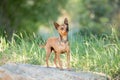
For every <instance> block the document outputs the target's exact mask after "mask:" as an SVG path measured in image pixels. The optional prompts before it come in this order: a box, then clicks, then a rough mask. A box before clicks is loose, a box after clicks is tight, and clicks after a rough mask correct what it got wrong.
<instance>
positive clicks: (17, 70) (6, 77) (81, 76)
mask: <svg viewBox="0 0 120 80" xmlns="http://www.w3.org/2000/svg"><path fill="white" fill-rule="evenodd" d="M0 80H110V78H108V77H107V76H106V75H104V74H98V73H93V72H75V71H67V70H59V69H57V68H46V67H42V66H39V65H31V64H15V63H10V64H5V65H3V66H1V67H0Z"/></svg>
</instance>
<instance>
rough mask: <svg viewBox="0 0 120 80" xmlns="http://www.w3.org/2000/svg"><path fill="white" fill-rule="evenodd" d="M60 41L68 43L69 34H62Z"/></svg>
mask: <svg viewBox="0 0 120 80" xmlns="http://www.w3.org/2000/svg"><path fill="white" fill-rule="evenodd" d="M59 40H60V42H63V43H66V42H68V35H65V36H61V35H60V37H59Z"/></svg>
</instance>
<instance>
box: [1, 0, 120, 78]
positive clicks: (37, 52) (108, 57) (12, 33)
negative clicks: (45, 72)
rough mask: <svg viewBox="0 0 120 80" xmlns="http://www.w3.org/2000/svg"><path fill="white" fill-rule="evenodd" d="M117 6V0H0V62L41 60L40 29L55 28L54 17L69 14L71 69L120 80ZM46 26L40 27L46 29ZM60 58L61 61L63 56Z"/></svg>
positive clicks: (118, 11)
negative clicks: (103, 74) (101, 74)
mask: <svg viewBox="0 0 120 80" xmlns="http://www.w3.org/2000/svg"><path fill="white" fill-rule="evenodd" d="M119 8H120V1H119V0H99V1H98V0H20V1H18V0H1V2H0V64H1V65H2V64H5V63H7V62H20V63H29V64H30V63H31V64H38V65H45V50H44V49H41V48H39V44H44V40H45V39H44V38H43V37H42V36H41V35H43V34H40V33H41V32H40V31H39V28H41V27H45V29H48V32H50V31H51V30H52V31H53V30H54V27H53V24H52V23H53V21H57V20H59V19H62V20H63V19H64V17H67V18H68V19H69V23H70V35H69V40H70V43H71V44H70V46H71V55H72V58H71V66H72V68H74V69H76V70H83V71H95V72H102V73H106V74H108V75H110V76H111V77H112V79H116V80H118V79H120V67H119V66H120V23H119V22H120V10H119ZM45 29H44V31H43V32H46V30H45ZM76 30H77V31H76ZM54 32H55V31H54ZM52 34H54V33H52ZM55 34H56V33H55ZM43 36H45V35H43ZM53 57H54V55H53V56H51V59H50V60H51V65H52V64H53V62H52V61H53ZM61 57H63V61H64V62H65V61H66V57H65V56H64V55H62V56H61ZM64 65H65V63H64Z"/></svg>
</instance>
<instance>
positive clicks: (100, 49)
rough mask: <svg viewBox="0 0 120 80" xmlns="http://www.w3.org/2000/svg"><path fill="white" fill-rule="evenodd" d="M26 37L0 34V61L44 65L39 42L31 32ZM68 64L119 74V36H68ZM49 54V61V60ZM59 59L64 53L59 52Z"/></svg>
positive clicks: (37, 37) (85, 69) (88, 69)
mask: <svg viewBox="0 0 120 80" xmlns="http://www.w3.org/2000/svg"><path fill="white" fill-rule="evenodd" d="M25 37H26V38H24V37H23V35H22V34H19V35H17V34H14V35H13V37H12V40H11V41H9V42H8V41H6V39H5V38H4V37H1V38H0V41H1V43H0V65H2V64H5V63H7V62H17V63H29V64H37V65H45V50H44V49H42V48H40V47H39V44H40V43H43V41H42V40H41V38H40V37H39V36H36V35H35V34H34V35H33V36H29V35H27V34H26V36H25ZM69 40H70V47H71V67H72V68H74V69H76V70H82V71H93V72H102V73H105V74H107V75H110V76H111V77H112V78H115V77H116V76H119V74H120V40H119V39H118V37H117V36H116V35H113V34H112V35H110V36H107V35H104V37H103V36H101V37H99V38H97V37H95V36H93V35H91V36H90V37H87V36H81V35H79V34H77V35H76V37H73V36H70V39H69ZM53 57H54V55H53V56H52V57H51V59H50V62H51V64H53ZM61 57H63V59H62V60H63V61H64V62H66V57H65V56H64V55H63V56H61Z"/></svg>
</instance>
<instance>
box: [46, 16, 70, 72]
mask: <svg viewBox="0 0 120 80" xmlns="http://www.w3.org/2000/svg"><path fill="white" fill-rule="evenodd" d="M54 26H55V28H56V29H57V31H58V33H59V35H60V36H59V37H58V38H56V37H51V38H49V39H48V40H47V42H46V45H45V46H44V47H45V50H46V64H47V67H49V64H48V59H49V57H50V54H51V52H52V51H54V53H55V58H54V64H55V66H56V67H57V68H59V69H63V67H62V62H61V60H60V54H62V53H65V52H66V54H67V69H68V70H70V48H69V42H68V31H69V27H68V20H67V18H65V19H64V24H62V25H59V24H58V23H56V22H54ZM57 61H58V63H59V67H58V65H57V63H56V62H57Z"/></svg>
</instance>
